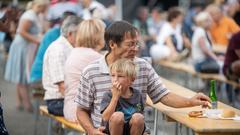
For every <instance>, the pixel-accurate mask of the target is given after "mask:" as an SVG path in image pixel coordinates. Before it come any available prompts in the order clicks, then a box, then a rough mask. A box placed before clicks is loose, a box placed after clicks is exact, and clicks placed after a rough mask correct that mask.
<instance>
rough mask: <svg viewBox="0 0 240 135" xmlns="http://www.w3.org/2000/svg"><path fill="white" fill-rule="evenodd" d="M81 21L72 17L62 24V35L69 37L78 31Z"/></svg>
mask: <svg viewBox="0 0 240 135" xmlns="http://www.w3.org/2000/svg"><path fill="white" fill-rule="evenodd" d="M80 22H81V19H80V18H79V17H77V16H74V15H70V16H68V17H67V18H66V19H65V20H64V21H63V23H62V26H61V35H62V36H64V37H67V35H68V33H69V32H73V31H77V26H78V24H79V23H80Z"/></svg>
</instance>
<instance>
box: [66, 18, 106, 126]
mask: <svg viewBox="0 0 240 135" xmlns="http://www.w3.org/2000/svg"><path fill="white" fill-rule="evenodd" d="M104 29H105V24H104V23H103V22H102V21H101V20H99V19H90V20H85V21H83V22H81V23H80V25H79V27H78V32H77V38H76V46H75V48H74V49H73V50H72V52H71V54H70V55H69V57H68V59H67V61H66V64H65V79H64V86H65V90H64V117H65V118H66V119H67V120H69V121H72V122H77V116H76V111H77V104H76V103H75V102H74V100H75V97H76V95H77V92H78V84H79V81H80V76H81V73H82V70H83V69H84V68H85V67H86V66H87V65H88V64H89V63H91V62H93V61H95V60H96V59H98V58H100V57H102V55H101V54H100V53H99V51H100V50H101V49H102V48H103V47H104Z"/></svg>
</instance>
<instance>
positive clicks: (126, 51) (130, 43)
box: [111, 34, 140, 60]
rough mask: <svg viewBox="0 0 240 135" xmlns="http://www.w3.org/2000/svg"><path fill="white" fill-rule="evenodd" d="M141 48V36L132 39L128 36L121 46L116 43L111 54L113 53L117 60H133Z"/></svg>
mask: <svg viewBox="0 0 240 135" xmlns="http://www.w3.org/2000/svg"><path fill="white" fill-rule="evenodd" d="M139 47H140V42H139V35H137V36H136V37H131V36H130V34H126V35H125V37H124V40H123V41H122V42H121V43H120V45H119V46H117V44H116V43H115V44H114V45H113V46H112V47H111V49H112V50H111V53H113V54H114V56H115V57H116V58H117V59H120V58H129V59H132V60H133V59H134V58H135V56H136V55H137V53H138V51H139Z"/></svg>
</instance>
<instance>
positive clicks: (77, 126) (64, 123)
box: [39, 106, 85, 135]
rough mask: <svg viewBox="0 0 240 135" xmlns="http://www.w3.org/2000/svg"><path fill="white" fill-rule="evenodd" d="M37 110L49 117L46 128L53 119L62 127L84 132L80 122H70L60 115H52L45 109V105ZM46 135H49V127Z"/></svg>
mask: <svg viewBox="0 0 240 135" xmlns="http://www.w3.org/2000/svg"><path fill="white" fill-rule="evenodd" d="M39 110H40V114H41V115H45V116H47V117H48V118H49V123H48V124H49V126H48V128H51V125H50V124H51V122H50V121H51V120H52V119H53V120H55V121H57V122H59V123H60V124H61V126H62V128H64V129H71V130H75V131H77V132H79V133H85V130H84V129H83V127H82V126H81V125H80V124H77V123H74V122H70V121H68V120H66V119H65V118H64V117H61V116H54V115H52V114H49V113H48V110H47V106H40V107H39ZM48 135H51V129H48Z"/></svg>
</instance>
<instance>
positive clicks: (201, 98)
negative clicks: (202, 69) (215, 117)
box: [190, 93, 211, 107]
mask: <svg viewBox="0 0 240 135" xmlns="http://www.w3.org/2000/svg"><path fill="white" fill-rule="evenodd" d="M190 103H191V105H192V106H199V105H202V106H203V107H209V103H211V100H210V98H209V97H208V96H206V95H204V94H203V93H197V94H196V95H195V96H193V97H192V98H190Z"/></svg>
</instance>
